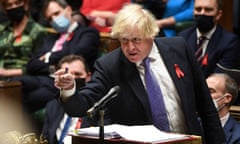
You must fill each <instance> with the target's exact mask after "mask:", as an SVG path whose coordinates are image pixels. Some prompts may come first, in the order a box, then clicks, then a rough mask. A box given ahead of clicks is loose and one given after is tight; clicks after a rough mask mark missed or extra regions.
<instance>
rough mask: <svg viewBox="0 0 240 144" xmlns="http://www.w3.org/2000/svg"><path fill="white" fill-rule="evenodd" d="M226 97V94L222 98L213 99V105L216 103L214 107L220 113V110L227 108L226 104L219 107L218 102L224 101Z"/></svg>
mask: <svg viewBox="0 0 240 144" xmlns="http://www.w3.org/2000/svg"><path fill="white" fill-rule="evenodd" d="M225 96H226V94H224V95H223V96H221V97H220V98H217V99H212V100H213V103H214V105H215V107H216V109H217V111H218V112H219V111H220V110H222V108H223V107H224V106H225V104H223V105H221V106H219V105H218V104H217V102H219V101H220V100H222V99H223V98H224V97H225Z"/></svg>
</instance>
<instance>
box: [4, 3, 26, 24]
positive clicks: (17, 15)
mask: <svg viewBox="0 0 240 144" xmlns="http://www.w3.org/2000/svg"><path fill="white" fill-rule="evenodd" d="M6 12H7V16H8V18H9V20H10V21H11V22H13V23H19V22H21V21H22V19H23V17H24V15H25V14H26V11H25V9H24V6H19V7H16V8H12V9H8V10H6Z"/></svg>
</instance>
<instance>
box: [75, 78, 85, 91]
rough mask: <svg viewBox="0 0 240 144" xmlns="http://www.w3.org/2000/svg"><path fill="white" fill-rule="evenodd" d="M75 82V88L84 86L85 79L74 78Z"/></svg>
mask: <svg viewBox="0 0 240 144" xmlns="http://www.w3.org/2000/svg"><path fill="white" fill-rule="evenodd" d="M75 82H76V89H80V88H81V87H83V86H85V79H83V78H75Z"/></svg>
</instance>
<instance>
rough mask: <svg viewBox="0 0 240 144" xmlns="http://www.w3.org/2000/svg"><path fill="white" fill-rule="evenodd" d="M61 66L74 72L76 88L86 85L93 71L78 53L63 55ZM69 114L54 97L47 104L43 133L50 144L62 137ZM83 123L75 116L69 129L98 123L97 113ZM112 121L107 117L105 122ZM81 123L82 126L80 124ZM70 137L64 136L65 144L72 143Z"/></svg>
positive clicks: (84, 118)
mask: <svg viewBox="0 0 240 144" xmlns="http://www.w3.org/2000/svg"><path fill="white" fill-rule="evenodd" d="M59 68H61V69H65V68H68V71H69V72H70V73H72V74H73V75H74V77H75V82H76V88H77V89H80V88H81V87H82V86H84V85H85V82H87V81H89V80H90V78H91V72H90V71H89V68H88V65H87V63H86V61H85V59H84V58H83V57H81V56H77V55H69V56H65V57H63V58H62V59H61V60H60V62H59ZM67 117H68V115H67V114H66V113H64V110H63V107H62V105H61V103H60V102H59V101H58V100H57V99H54V100H52V101H50V102H49V103H48V104H47V105H46V113H45V118H44V119H45V120H44V126H43V130H42V134H43V136H44V138H46V139H47V140H48V142H49V144H55V143H57V141H59V139H60V135H61V133H62V131H63V126H64V122H65V121H66V119H67ZM80 120H81V124H79V122H80V121H79V118H77V117H74V118H72V119H71V126H70V127H69V130H68V131H71V130H73V129H75V128H80V127H81V128H83V127H89V126H97V125H98V117H97V115H96V116H95V117H94V118H93V119H90V118H88V117H82V118H81V119H80ZM106 123H110V119H109V118H107V117H105V124H106ZM80 125H81V126H80ZM69 138H70V139H71V137H66V138H64V144H68V143H69V144H70V142H69Z"/></svg>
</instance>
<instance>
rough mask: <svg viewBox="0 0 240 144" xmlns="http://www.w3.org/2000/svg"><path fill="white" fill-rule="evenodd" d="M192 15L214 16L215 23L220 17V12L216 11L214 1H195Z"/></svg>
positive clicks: (216, 6) (216, 7)
mask: <svg viewBox="0 0 240 144" xmlns="http://www.w3.org/2000/svg"><path fill="white" fill-rule="evenodd" d="M194 15H206V16H214V22H215V23H216V22H218V21H219V20H220V18H221V16H222V10H219V9H218V5H217V2H216V0H195V4H194Z"/></svg>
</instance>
